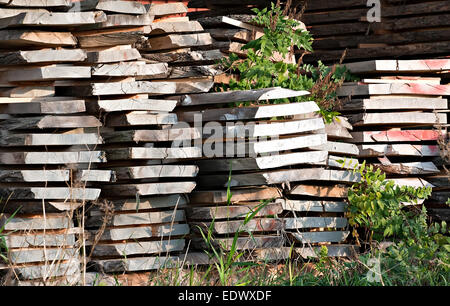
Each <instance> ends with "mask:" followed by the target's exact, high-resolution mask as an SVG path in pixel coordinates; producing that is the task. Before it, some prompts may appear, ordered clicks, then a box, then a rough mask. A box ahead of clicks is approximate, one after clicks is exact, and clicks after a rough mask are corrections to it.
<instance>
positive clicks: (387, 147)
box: [359, 144, 440, 157]
mask: <svg viewBox="0 0 450 306" xmlns="http://www.w3.org/2000/svg"><path fill="white" fill-rule="evenodd" d="M359 151H360V153H359V157H375V156H376V157H378V156H380V157H382V156H440V152H439V146H437V145H411V144H364V145H360V146H359Z"/></svg>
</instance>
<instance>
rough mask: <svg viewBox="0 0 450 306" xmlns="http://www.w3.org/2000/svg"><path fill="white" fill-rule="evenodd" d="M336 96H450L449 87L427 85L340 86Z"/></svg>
mask: <svg viewBox="0 0 450 306" xmlns="http://www.w3.org/2000/svg"><path fill="white" fill-rule="evenodd" d="M336 93H337V95H338V96H341V97H343V96H367V95H393V94H397V95H430V96H446V95H447V96H448V95H450V85H429V84H417V83H406V84H355V85H346V86H342V87H340V88H339V89H338V90H337V92H336Z"/></svg>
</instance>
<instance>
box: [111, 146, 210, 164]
mask: <svg viewBox="0 0 450 306" xmlns="http://www.w3.org/2000/svg"><path fill="white" fill-rule="evenodd" d="M106 157H107V158H108V160H109V161H112V160H130V159H158V160H162V159H185V158H199V157H202V151H201V148H198V147H189V148H138V147H136V148H126V149H113V150H108V149H107V150H106Z"/></svg>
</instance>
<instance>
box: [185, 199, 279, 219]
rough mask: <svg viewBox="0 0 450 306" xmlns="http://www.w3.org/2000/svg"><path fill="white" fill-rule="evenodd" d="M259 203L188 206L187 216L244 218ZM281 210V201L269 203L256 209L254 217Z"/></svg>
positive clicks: (196, 217)
mask: <svg viewBox="0 0 450 306" xmlns="http://www.w3.org/2000/svg"><path fill="white" fill-rule="evenodd" d="M260 205H261V204H240V205H227V206H214V207H188V208H187V212H186V213H187V216H188V217H189V219H190V220H212V219H214V220H221V219H230V218H231V219H232V218H244V217H246V216H247V215H248V214H251V213H252V212H254V211H255V209H257V208H258V209H259V207H260ZM282 212H283V208H282V205H281V203H269V204H267V205H265V206H263V207H262V208H261V209H259V210H258V212H257V213H256V215H255V217H262V216H269V215H277V214H281V213H282Z"/></svg>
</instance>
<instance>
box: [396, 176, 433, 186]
mask: <svg viewBox="0 0 450 306" xmlns="http://www.w3.org/2000/svg"><path fill="white" fill-rule="evenodd" d="M427 179H428V178H427ZM389 180H390V181H394V183H395V185H397V186H410V187H415V188H419V187H420V188H422V187H432V188H433V187H436V186H434V185H433V184H430V183H429V182H427V181H426V180H424V179H422V178H416V177H406V178H396V179H389Z"/></svg>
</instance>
